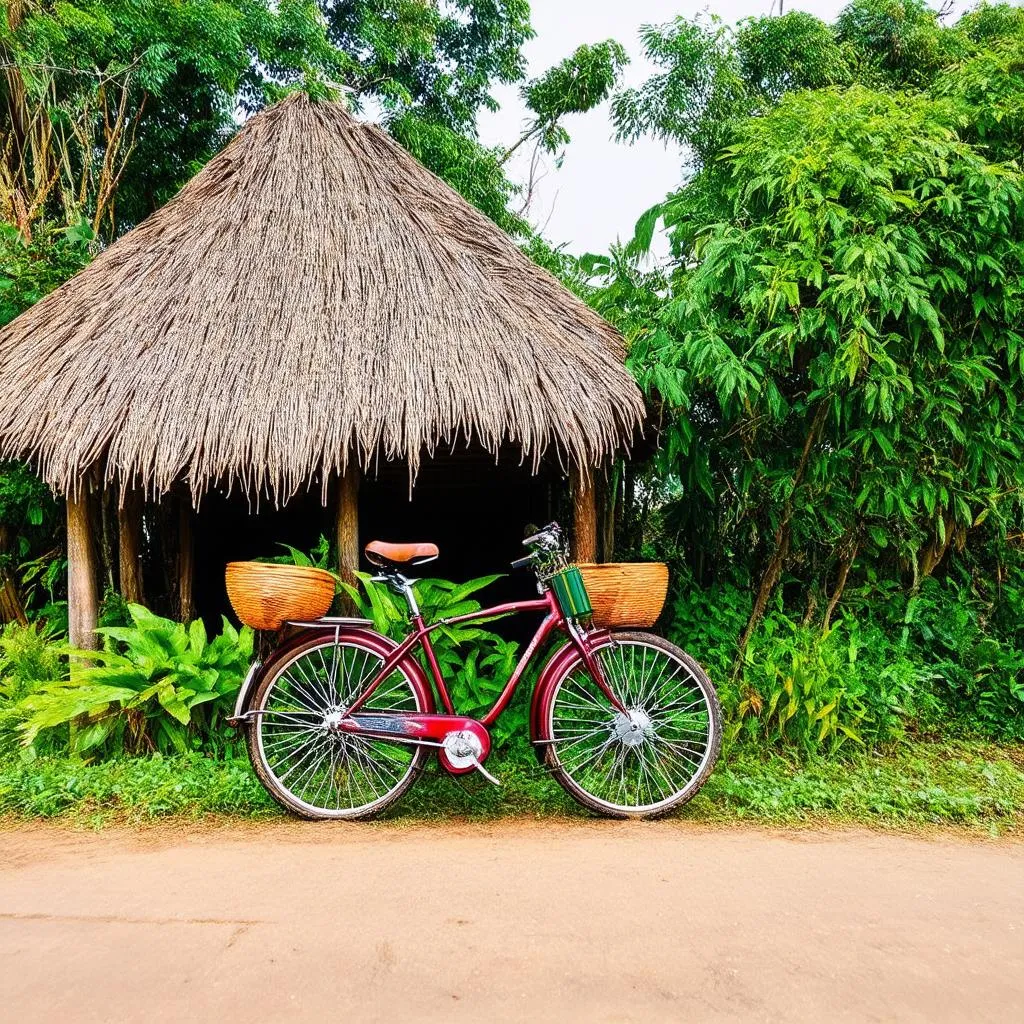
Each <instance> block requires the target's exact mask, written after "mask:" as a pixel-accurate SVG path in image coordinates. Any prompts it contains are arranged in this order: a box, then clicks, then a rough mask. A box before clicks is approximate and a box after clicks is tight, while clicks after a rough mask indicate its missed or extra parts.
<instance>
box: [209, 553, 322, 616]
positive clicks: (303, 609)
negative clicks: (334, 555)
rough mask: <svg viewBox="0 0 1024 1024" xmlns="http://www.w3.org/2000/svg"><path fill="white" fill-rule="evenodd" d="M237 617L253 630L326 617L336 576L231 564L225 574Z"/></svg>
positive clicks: (308, 570)
mask: <svg viewBox="0 0 1024 1024" xmlns="http://www.w3.org/2000/svg"><path fill="white" fill-rule="evenodd" d="M224 582H225V583H226V584H227V588H228V598H229V599H230V600H231V607H232V608H234V610H235V614H236V615H237V616H238V617H239V619H241V621H242V622H244V623H245V624H246V625H247V626H252V628H253V629H280V628H281V626H283V625H284V624H285V623H286V622H289V621H299V622H308V621H310V620H312V619H319V618H320V617H321V616H323V615H326V614H327V612H328V611H329V609H330V607H331V602H332V601H333V600H334V593H335V589H336V587H335V581H334V577H333V576H332V575H331V574H330V573H329V572H327V571H326V570H325V569H314V568H312V567H310V566H303V565H276V564H273V563H268V562H229V563H228V566H227V569H226V570H225V572H224Z"/></svg>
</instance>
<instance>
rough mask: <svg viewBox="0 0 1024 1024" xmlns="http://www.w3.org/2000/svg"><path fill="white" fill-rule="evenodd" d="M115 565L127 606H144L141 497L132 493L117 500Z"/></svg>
mask: <svg viewBox="0 0 1024 1024" xmlns="http://www.w3.org/2000/svg"><path fill="white" fill-rule="evenodd" d="M117 536H118V564H119V567H120V576H121V596H122V597H123V598H124V599H125V600H126V601H127V602H128V603H129V604H145V603H146V598H145V594H144V591H143V586H142V495H141V494H140V493H139V492H138V491H136V490H129V491H126V492H125V493H124V494H123V495H122V496H121V505H120V507H119V508H118V510H117Z"/></svg>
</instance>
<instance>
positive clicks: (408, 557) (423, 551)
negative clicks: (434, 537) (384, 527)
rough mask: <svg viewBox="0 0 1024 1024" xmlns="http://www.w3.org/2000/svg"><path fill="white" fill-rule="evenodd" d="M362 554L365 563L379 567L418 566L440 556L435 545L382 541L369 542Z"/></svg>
mask: <svg viewBox="0 0 1024 1024" xmlns="http://www.w3.org/2000/svg"><path fill="white" fill-rule="evenodd" d="M364 552H365V554H366V559H367V561H369V562H372V563H373V564H374V565H379V566H389V565H420V564H421V563H422V562H430V561H432V560H433V559H435V558H437V556H438V555H439V554H440V552H439V551H438V549H437V545H436V544H388V543H387V542H386V541H383V540H371V541H370V543H369V544H367V545H366V547H365V549H364Z"/></svg>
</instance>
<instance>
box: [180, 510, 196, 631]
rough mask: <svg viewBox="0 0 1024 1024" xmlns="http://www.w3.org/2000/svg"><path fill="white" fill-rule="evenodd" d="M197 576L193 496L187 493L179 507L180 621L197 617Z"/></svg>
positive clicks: (189, 620)
mask: <svg viewBox="0 0 1024 1024" xmlns="http://www.w3.org/2000/svg"><path fill="white" fill-rule="evenodd" d="M194 576H195V540H194V538H193V536H192V496H191V495H190V494H189V493H188V492H187V491H186V492H184V493H183V494H182V496H181V499H180V504H179V506H178V619H179V620H180V621H181V622H191V621H192V620H193V619H194V618H195V617H196V607H195V596H194V592H193V583H194Z"/></svg>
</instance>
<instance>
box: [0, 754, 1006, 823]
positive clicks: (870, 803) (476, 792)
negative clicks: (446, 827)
mask: <svg viewBox="0 0 1024 1024" xmlns="http://www.w3.org/2000/svg"><path fill="white" fill-rule="evenodd" d="M490 767H491V768H492V770H493V771H494V772H495V774H496V775H497V776H498V777H499V778H500V779H501V780H502V783H503V785H502V787H501V789H496V788H494V787H492V786H490V785H489V784H488V783H486V782H485V781H484V780H483V779H481V778H478V777H471V778H468V779H466V780H464V781H462V782H458V781H456V780H454V779H452V778H450V777H448V776H447V775H443V774H442V773H440V772H439V771H438V770H437V768H436V766H435V767H430V768H428V770H427V772H426V774H425V775H424V777H423V778H421V779H420V780H419V782H418V783H417V784H416V785H415V786H414V787H413V788H412V790H410V792H409V793H408V794H406V796H405V798H404V799H403V800H402V801H401V802H400V803H399V804H398V805H397V807H396V808H395V809H394V811H393V812H392V813H391V815H390V817H391V818H392V819H394V820H402V821H416V820H431V819H432V820H439V819H445V818H494V817H509V816H521V817H522V816H529V817H535V816H544V817H548V816H585V815H584V812H582V811H581V810H579V809H578V808H577V807H576V805H575V804H573V803H572V802H571V801H570V800H569V799H568V797H566V796H565V795H564V794H563V793H562V791H561V789H560V788H559V787H558V786H557V785H556V784H555V782H554V781H553V780H551V779H550V778H548V777H547V775H546V773H545V772H544V771H543V770H542V769H541V768H540V767H539V766H538V765H537V764H536V762H535V761H534V759H533V757H532V755H531V754H530V752H529V751H528V750H519V751H517V752H515V753H513V754H510V755H507V756H506V757H504V758H495V760H494V761H493V762H492V763H491V764H490ZM0 813H4V814H6V815H8V816H14V817H21V818H63V819H67V820H70V821H74V822H79V823H85V824H93V825H102V824H110V823H124V822H139V821H145V820H150V819H156V818H161V817H166V816H172V815H178V816H187V817H192V818H199V817H205V816H208V815H227V816H235V817H256V818H258V817H265V816H276V815H279V814H280V813H281V812H280V811H279V810H278V808H277V806H276V805H275V804H274V803H273V802H272V801H271V800H270V798H269V797H268V796H267V795H266V793H264V791H263V789H262V787H261V786H260V785H259V783H258V782H257V781H256V778H255V776H254V775H253V773H252V771H251V770H250V768H249V764H248V762H247V761H245V760H230V759H229V760H222V761H215V760H211V759H209V758H205V757H202V756H201V755H198V754H186V755H180V756H172V757H158V756H154V757H146V758H127V757H125V758H115V759H112V760H109V761H103V762H100V763H97V764H92V765H85V764H81V763H76V762H73V761H69V760H66V759H63V758H39V759H36V760H34V761H21V760H19V759H18V758H16V757H15V758H7V759H5V760H0ZM681 815H682V816H684V817H686V818H688V819H690V820H695V821H704V822H730V821H750V822H752V823H760V824H778V825H785V824H794V823H800V822H813V821H822V822H832V823H836V824H862V825H879V826H884V827H896V828H899V827H922V826H934V825H947V826H949V825H953V826H966V827H971V828H978V827H983V828H988V829H989V831H993V832H997V833H999V832H1004V831H1015V830H1018V829H1020V828H1022V827H1024V748H1021V747H1019V746H1009V747H1007V746H998V745H994V744H990V743H968V742H947V743H942V744H933V743H915V744H911V745H906V746H902V747H899V748H897V749H895V750H893V751H892V752H890V753H889V754H887V755H886V756H863V757H860V758H857V759H855V760H844V761H826V760H821V761H816V762H812V763H805V764H795V763H793V762H791V761H788V760H786V759H784V758H782V757H779V756H777V755H770V756H762V755H760V754H756V753H754V752H751V751H749V750H744V749H739V750H735V751H734V752H733V753H732V754H731V756H728V757H726V758H723V760H722V761H721V762H720V763H719V765H718V767H717V769H716V770H715V772H714V774H713V775H712V776H711V779H710V780H709V781H708V783H707V785H706V786H705V787H704V789H703V791H702V792H701V793H700V794H699V795H698V796H697V797H696V799H695V800H694V801H693V802H692V803H691V804H690V805H689V806H688V807H687V808H686V809H685V810H684V811H682V812H681Z"/></svg>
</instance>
